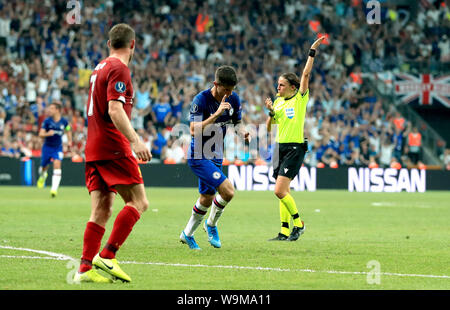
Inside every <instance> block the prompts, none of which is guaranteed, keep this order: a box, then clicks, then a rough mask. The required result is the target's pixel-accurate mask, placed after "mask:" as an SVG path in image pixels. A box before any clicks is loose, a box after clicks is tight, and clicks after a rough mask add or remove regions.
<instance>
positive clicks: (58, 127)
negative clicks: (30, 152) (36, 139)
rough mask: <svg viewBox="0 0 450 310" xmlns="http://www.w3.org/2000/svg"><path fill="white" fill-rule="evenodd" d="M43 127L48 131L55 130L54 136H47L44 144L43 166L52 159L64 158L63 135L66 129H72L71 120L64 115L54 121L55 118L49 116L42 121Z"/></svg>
mask: <svg viewBox="0 0 450 310" xmlns="http://www.w3.org/2000/svg"><path fill="white" fill-rule="evenodd" d="M42 128H44V129H45V130H46V131H50V130H53V131H54V135H53V136H50V137H46V138H45V140H44V145H43V147H42V155H41V167H46V166H47V165H48V164H50V162H51V160H52V159H56V160H62V159H63V143H62V136H63V135H64V131H65V130H69V129H70V126H69V122H68V121H67V120H66V119H65V118H63V117H61V118H60V120H59V121H57V122H56V121H54V120H53V118H51V117H48V118H46V119H45V120H44V122H43V123H42Z"/></svg>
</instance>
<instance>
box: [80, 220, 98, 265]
mask: <svg viewBox="0 0 450 310" xmlns="http://www.w3.org/2000/svg"><path fill="white" fill-rule="evenodd" d="M104 233H105V228H104V227H102V226H100V225H98V224H96V223H94V222H88V223H87V224H86V229H85V231H84V239H83V256H81V264H80V268H79V270H78V271H79V272H86V271H88V270H90V269H92V259H93V258H94V256H95V254H97V253H98V250H100V245H101V242H102V238H103V234H104Z"/></svg>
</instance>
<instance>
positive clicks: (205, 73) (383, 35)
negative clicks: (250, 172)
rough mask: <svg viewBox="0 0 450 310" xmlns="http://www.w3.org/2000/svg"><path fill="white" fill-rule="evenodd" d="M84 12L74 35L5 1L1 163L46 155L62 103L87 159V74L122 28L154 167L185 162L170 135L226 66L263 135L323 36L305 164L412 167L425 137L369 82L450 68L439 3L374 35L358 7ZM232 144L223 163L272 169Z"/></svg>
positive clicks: (238, 0) (106, 7) (205, 4)
mask: <svg viewBox="0 0 450 310" xmlns="http://www.w3.org/2000/svg"><path fill="white" fill-rule="evenodd" d="M79 2H80V3H81V7H82V9H81V12H80V13H81V14H80V15H81V16H80V17H81V20H80V23H79V24H76V23H75V22H76V20H75V19H73V20H70V18H72V17H73V16H68V14H67V13H68V12H69V11H70V10H69V9H68V8H67V6H66V5H67V1H59V0H45V1H15V0H10V1H0V149H1V156H12V157H22V156H27V157H30V156H39V155H40V149H41V146H42V141H41V139H40V138H39V137H38V136H37V133H38V130H39V127H40V124H41V123H42V121H43V120H44V119H45V117H46V107H47V106H48V104H49V103H51V102H54V101H57V102H61V103H62V105H63V107H64V108H63V109H64V110H63V116H64V117H66V118H67V119H69V120H70V123H71V127H72V132H73V145H71V146H69V145H67V143H65V145H64V152H65V156H66V157H71V158H73V159H74V160H82V158H83V153H84V141H85V139H86V120H85V103H86V101H87V99H88V98H87V97H88V92H89V78H90V73H91V70H92V69H93V68H94V67H95V66H96V64H97V63H98V62H99V61H101V60H102V59H103V58H105V57H107V55H108V50H107V46H106V40H105V38H106V37H107V32H108V30H109V29H110V27H111V26H112V25H114V24H116V23H119V22H123V21H126V22H127V23H129V24H130V25H131V26H132V27H134V29H135V31H136V34H137V40H136V51H135V56H134V59H133V61H132V64H131V66H130V67H131V68H130V69H131V72H132V78H133V86H134V90H135V101H134V106H135V108H134V111H133V115H132V124H133V126H134V128H135V129H136V130H137V132H138V133H139V135H140V136H141V137H142V139H143V140H144V141H146V143H148V145H149V147H151V150H152V154H153V156H154V159H155V160H154V161H156V162H157V161H158V160H160V161H162V162H165V163H183V162H185V161H186V156H185V153H186V146H187V144H188V142H189V139H190V137H189V136H188V135H186V134H185V135H182V136H181V139H182V141H184V142H186V143H177V140H178V141H179V136H177V135H175V134H172V129H173V128H174V126H175V125H177V124H185V125H187V124H189V107H190V103H191V101H192V98H193V96H195V94H196V93H198V92H199V91H201V90H203V89H206V88H208V87H210V86H211V85H212V81H213V80H214V71H215V69H216V68H217V66H219V65H222V64H229V65H232V66H234V67H235V68H236V70H237V72H238V75H239V84H238V86H237V89H236V92H237V93H238V94H239V96H240V97H241V100H242V104H243V122H244V123H245V124H254V125H255V126H256V127H255V128H258V127H260V126H264V125H263V124H264V122H265V119H266V117H267V116H266V115H267V114H266V113H267V111H265V108H264V99H265V98H266V97H272V98H274V97H275V96H276V83H277V77H278V76H279V75H280V74H281V73H283V72H287V71H293V72H296V73H298V74H300V73H301V70H302V67H303V65H304V63H305V60H306V57H307V51H308V49H309V46H310V44H311V42H312V41H313V40H314V39H316V38H317V37H318V36H319V35H326V36H327V37H328V38H327V41H326V42H325V45H324V46H322V47H321V49H320V51H319V52H318V55H317V57H316V64H315V67H314V72H313V75H312V77H311V83H310V102H309V103H308V114H307V117H306V124H305V136H307V137H308V138H309V146H310V153H309V155H308V156H307V157H306V159H305V164H307V165H311V166H318V167H321V166H331V167H336V166H342V165H364V166H382V167H387V166H391V165H398V164H401V165H406V164H408V163H411V162H412V163H414V164H417V163H418V162H419V158H420V156H419V157H418V155H417V154H420V146H421V145H420V138H417V129H415V128H412V126H411V124H410V122H408V120H405V119H403V118H402V116H401V115H399V114H398V113H396V111H395V110H394V109H393V108H386V107H384V106H383V103H382V102H381V100H380V98H378V97H377V96H376V94H375V93H374V92H373V91H372V90H371V88H370V87H369V86H368V84H367V83H366V82H365V80H364V78H363V77H362V71H364V72H367V71H371V72H374V71H382V70H386V69H387V70H392V69H396V70H408V69H409V68H408V67H407V66H406V65H405V64H407V63H408V62H411V61H412V62H414V61H420V62H429V63H430V64H431V63H435V62H440V63H448V62H450V50H449V47H450V44H449V43H448V37H447V36H446V35H445V34H446V33H449V27H450V12H449V9H448V7H446V6H445V4H444V2H442V1H434V2H433V1H428V2H427V3H429V4H430V5H429V7H426V8H425V7H423V6H422V5H423V3H422V2H421V3H420V4H418V12H417V16H414V18H413V16H412V14H413V13H412V11H408V10H406V9H404V8H402V7H397V6H395V5H391V4H390V5H388V4H386V3H383V10H382V14H381V17H382V19H381V24H380V25H378V26H371V25H369V24H368V23H367V21H366V15H365V3H364V2H363V1H358V0H346V1H339V2H338V3H336V4H329V3H328V1H312V0H307V1H293V0H287V1H281V0H267V1H247V0H229V1H218V0H208V1H193V0H189V1H179V0H171V1H160V0H155V1H145V0H132V1H131V0H130V1H113V0H109V1H104V2H103V3H102V4H98V2H97V1H93V0H85V1H79ZM425 2H426V1H425ZM223 12H226V14H223ZM417 46H420V48H419V49H418V48H416V47H417ZM399 64H402V65H399ZM260 124H261V125H260ZM412 134H414V135H415V136H414V139H411V135H412ZM419 135H420V133H419ZM225 142H226V147H232V146H233V147H235V149H234V151H233V152H227V153H226V161H227V162H230V163H231V162H234V163H245V162H254V163H255V164H265V163H267V162H269V160H270V156H261V155H260V152H252V151H249V149H248V147H247V146H245V145H244V144H242V143H240V142H239V141H237V140H236V139H234V137H233V136H232V135H231V138H229V139H227V140H226V141H225ZM417 143H418V144H417ZM269 149H270V145H269ZM269 154H270V152H269Z"/></svg>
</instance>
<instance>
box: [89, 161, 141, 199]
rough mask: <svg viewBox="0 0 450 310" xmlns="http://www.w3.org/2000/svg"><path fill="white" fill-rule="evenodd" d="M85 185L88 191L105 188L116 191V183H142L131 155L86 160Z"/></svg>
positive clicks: (139, 171) (136, 164) (139, 172)
mask: <svg viewBox="0 0 450 310" xmlns="http://www.w3.org/2000/svg"><path fill="white" fill-rule="evenodd" d="M85 177H86V187H87V188H88V191H89V193H90V192H92V191H95V190H105V191H109V192H114V193H117V190H116V189H115V188H114V187H115V185H118V184H124V185H129V184H143V183H144V179H143V178H142V174H141V169H139V165H138V163H137V160H136V158H134V157H133V156H129V157H124V158H119V159H112V160H98V161H90V162H86V170H85Z"/></svg>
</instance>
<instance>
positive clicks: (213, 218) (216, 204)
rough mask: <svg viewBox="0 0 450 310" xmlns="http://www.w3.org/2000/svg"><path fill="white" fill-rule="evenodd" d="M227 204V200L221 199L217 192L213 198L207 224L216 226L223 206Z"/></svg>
mask: <svg viewBox="0 0 450 310" xmlns="http://www.w3.org/2000/svg"><path fill="white" fill-rule="evenodd" d="M227 204H228V201H226V200H225V199H223V198H222V197H221V196H220V195H219V194H217V195H216V197H215V198H214V201H213V204H212V208H211V212H210V213H209V218H208V225H209V226H217V221H218V220H219V218H220V216H221V215H222V213H223V210H224V209H225V206H226V205H227Z"/></svg>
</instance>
